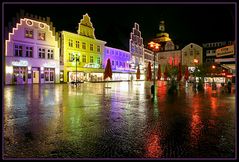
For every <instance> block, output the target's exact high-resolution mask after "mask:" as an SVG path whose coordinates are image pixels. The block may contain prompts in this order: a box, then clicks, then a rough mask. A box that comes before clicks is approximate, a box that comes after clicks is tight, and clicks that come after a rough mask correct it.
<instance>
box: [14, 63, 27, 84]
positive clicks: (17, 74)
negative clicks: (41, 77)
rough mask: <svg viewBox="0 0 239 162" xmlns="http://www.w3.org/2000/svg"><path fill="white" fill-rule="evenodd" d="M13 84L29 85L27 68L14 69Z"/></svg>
mask: <svg viewBox="0 0 239 162" xmlns="http://www.w3.org/2000/svg"><path fill="white" fill-rule="evenodd" d="M13 83H14V84H25V83H27V67H13Z"/></svg>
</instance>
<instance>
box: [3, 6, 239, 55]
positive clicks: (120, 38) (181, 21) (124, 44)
mask: <svg viewBox="0 0 239 162" xmlns="http://www.w3.org/2000/svg"><path fill="white" fill-rule="evenodd" d="M20 9H24V10H25V12H28V13H30V14H33V15H38V16H41V17H46V16H49V17H50V18H51V21H52V22H53V26H54V27H56V31H61V30H66V31H70V32H74V33H77V29H78V23H79V22H80V20H81V19H82V18H83V15H84V14H85V13H88V15H89V16H90V17H91V22H92V23H93V27H94V28H95V36H96V38H97V39H100V40H104V41H106V42H107V44H106V46H110V47H114V48H119V49H123V50H127V51H128V48H129V37H130V32H131V31H132V28H133V25H134V22H137V23H138V24H139V27H140V30H141V35H142V37H143V39H144V45H145V46H146V45H147V43H148V42H149V41H150V40H152V39H153V38H155V36H156V34H157V33H158V32H159V22H160V21H161V20H164V21H165V24H166V27H165V29H166V32H168V33H169V35H170V38H171V39H172V40H173V42H174V43H175V44H177V45H179V47H180V48H183V47H184V46H185V45H187V44H188V43H191V42H192V43H197V44H199V45H202V43H206V42H214V41H225V40H235V5H234V4H215V3H214V4H121V5H120V4H54V5H52V4H42V5H40V4H24V5H22V4H5V5H4V23H5V25H6V24H7V23H8V22H9V21H11V19H12V17H14V16H15V15H16V13H17V12H20Z"/></svg>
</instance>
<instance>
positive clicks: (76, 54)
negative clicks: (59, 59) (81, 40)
mask: <svg viewBox="0 0 239 162" xmlns="http://www.w3.org/2000/svg"><path fill="white" fill-rule="evenodd" d="M74 59H75V60H76V81H75V84H76V86H77V62H79V60H80V59H79V55H78V53H75V54H74Z"/></svg>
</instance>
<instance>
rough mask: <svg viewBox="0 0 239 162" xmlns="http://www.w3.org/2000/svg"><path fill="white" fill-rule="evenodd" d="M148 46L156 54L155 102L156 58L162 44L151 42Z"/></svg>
mask: <svg viewBox="0 0 239 162" xmlns="http://www.w3.org/2000/svg"><path fill="white" fill-rule="evenodd" d="M148 45H149V48H150V49H152V51H153V52H154V92H153V100H154V99H155V57H156V52H158V51H159V47H160V44H158V43H155V42H153V41H151V42H150V43H148Z"/></svg>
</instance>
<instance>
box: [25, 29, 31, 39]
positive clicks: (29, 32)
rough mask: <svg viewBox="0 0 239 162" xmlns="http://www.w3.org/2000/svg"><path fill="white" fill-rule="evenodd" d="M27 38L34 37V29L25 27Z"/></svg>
mask: <svg viewBox="0 0 239 162" xmlns="http://www.w3.org/2000/svg"><path fill="white" fill-rule="evenodd" d="M25 38H33V29H25Z"/></svg>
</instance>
